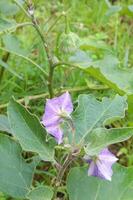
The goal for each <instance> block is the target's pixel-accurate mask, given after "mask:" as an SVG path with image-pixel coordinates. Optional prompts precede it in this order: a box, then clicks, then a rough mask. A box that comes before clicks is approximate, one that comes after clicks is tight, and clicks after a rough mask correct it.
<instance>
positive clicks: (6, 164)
mask: <svg viewBox="0 0 133 200" xmlns="http://www.w3.org/2000/svg"><path fill="white" fill-rule="evenodd" d="M21 154H22V149H21V147H20V145H19V144H18V143H17V142H15V141H14V140H13V139H12V138H11V137H9V136H7V135H3V134H0V191H1V192H3V193H6V194H8V195H9V196H12V197H14V198H25V196H26V194H27V193H28V192H29V190H30V187H31V183H32V178H33V174H34V168H35V167H36V165H37V164H38V161H39V160H38V159H37V158H35V159H33V161H32V162H31V163H26V162H25V160H24V159H23V158H22V156H21Z"/></svg>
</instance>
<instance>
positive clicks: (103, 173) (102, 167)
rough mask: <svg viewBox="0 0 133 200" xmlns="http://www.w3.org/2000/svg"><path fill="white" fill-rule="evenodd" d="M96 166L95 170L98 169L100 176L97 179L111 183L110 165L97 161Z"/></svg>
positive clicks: (111, 172)
mask: <svg viewBox="0 0 133 200" xmlns="http://www.w3.org/2000/svg"><path fill="white" fill-rule="evenodd" d="M96 164H97V168H98V171H99V174H100V176H99V177H101V178H103V179H106V180H109V181H111V177H112V174H113V171H112V169H111V166H110V164H109V163H108V164H107V163H104V162H101V161H99V160H98V161H97V163H96Z"/></svg>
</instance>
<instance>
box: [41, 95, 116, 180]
mask: <svg viewBox="0 0 133 200" xmlns="http://www.w3.org/2000/svg"><path fill="white" fill-rule="evenodd" d="M72 111H73V104H72V100H71V96H70V94H69V93H68V92H66V93H64V94H62V95H61V96H59V97H55V98H53V99H48V100H47V102H46V108H45V113H44V115H43V117H42V124H43V125H44V126H45V128H46V130H47V132H48V133H49V134H51V135H52V136H54V137H55V139H56V141H57V142H58V144H61V143H62V142H63V130H62V128H61V124H62V122H64V119H66V118H70V117H71V116H70V114H71V113H72ZM85 160H86V162H87V163H88V164H89V169H88V175H89V176H96V177H100V178H102V179H106V180H109V181H111V177H112V174H113V171H112V165H113V164H114V163H115V162H116V161H117V160H118V159H117V158H116V157H115V156H114V155H113V154H112V153H111V152H110V151H109V150H108V149H107V148H105V149H103V150H102V151H101V152H100V153H99V155H98V156H94V157H89V156H88V155H86V156H85Z"/></svg>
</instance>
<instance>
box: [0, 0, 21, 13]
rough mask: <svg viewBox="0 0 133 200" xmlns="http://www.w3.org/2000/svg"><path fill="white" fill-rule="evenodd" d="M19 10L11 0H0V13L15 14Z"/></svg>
mask: <svg viewBox="0 0 133 200" xmlns="http://www.w3.org/2000/svg"><path fill="white" fill-rule="evenodd" d="M18 11H19V8H18V6H17V5H16V4H15V3H12V2H11V0H0V13H2V14H3V15H7V16H10V15H15V14H16V13H17V12H18Z"/></svg>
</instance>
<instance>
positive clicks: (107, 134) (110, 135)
mask: <svg viewBox="0 0 133 200" xmlns="http://www.w3.org/2000/svg"><path fill="white" fill-rule="evenodd" d="M132 135H133V128H112V129H105V128H97V129H95V130H93V131H92V132H91V133H89V134H88V136H87V138H86V144H87V147H86V149H85V150H86V153H87V154H89V155H96V154H98V153H99V152H100V151H101V150H102V149H104V148H105V147H107V146H109V145H111V144H115V143H118V142H122V141H124V140H127V139H129V138H130V137H131V136H132Z"/></svg>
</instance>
